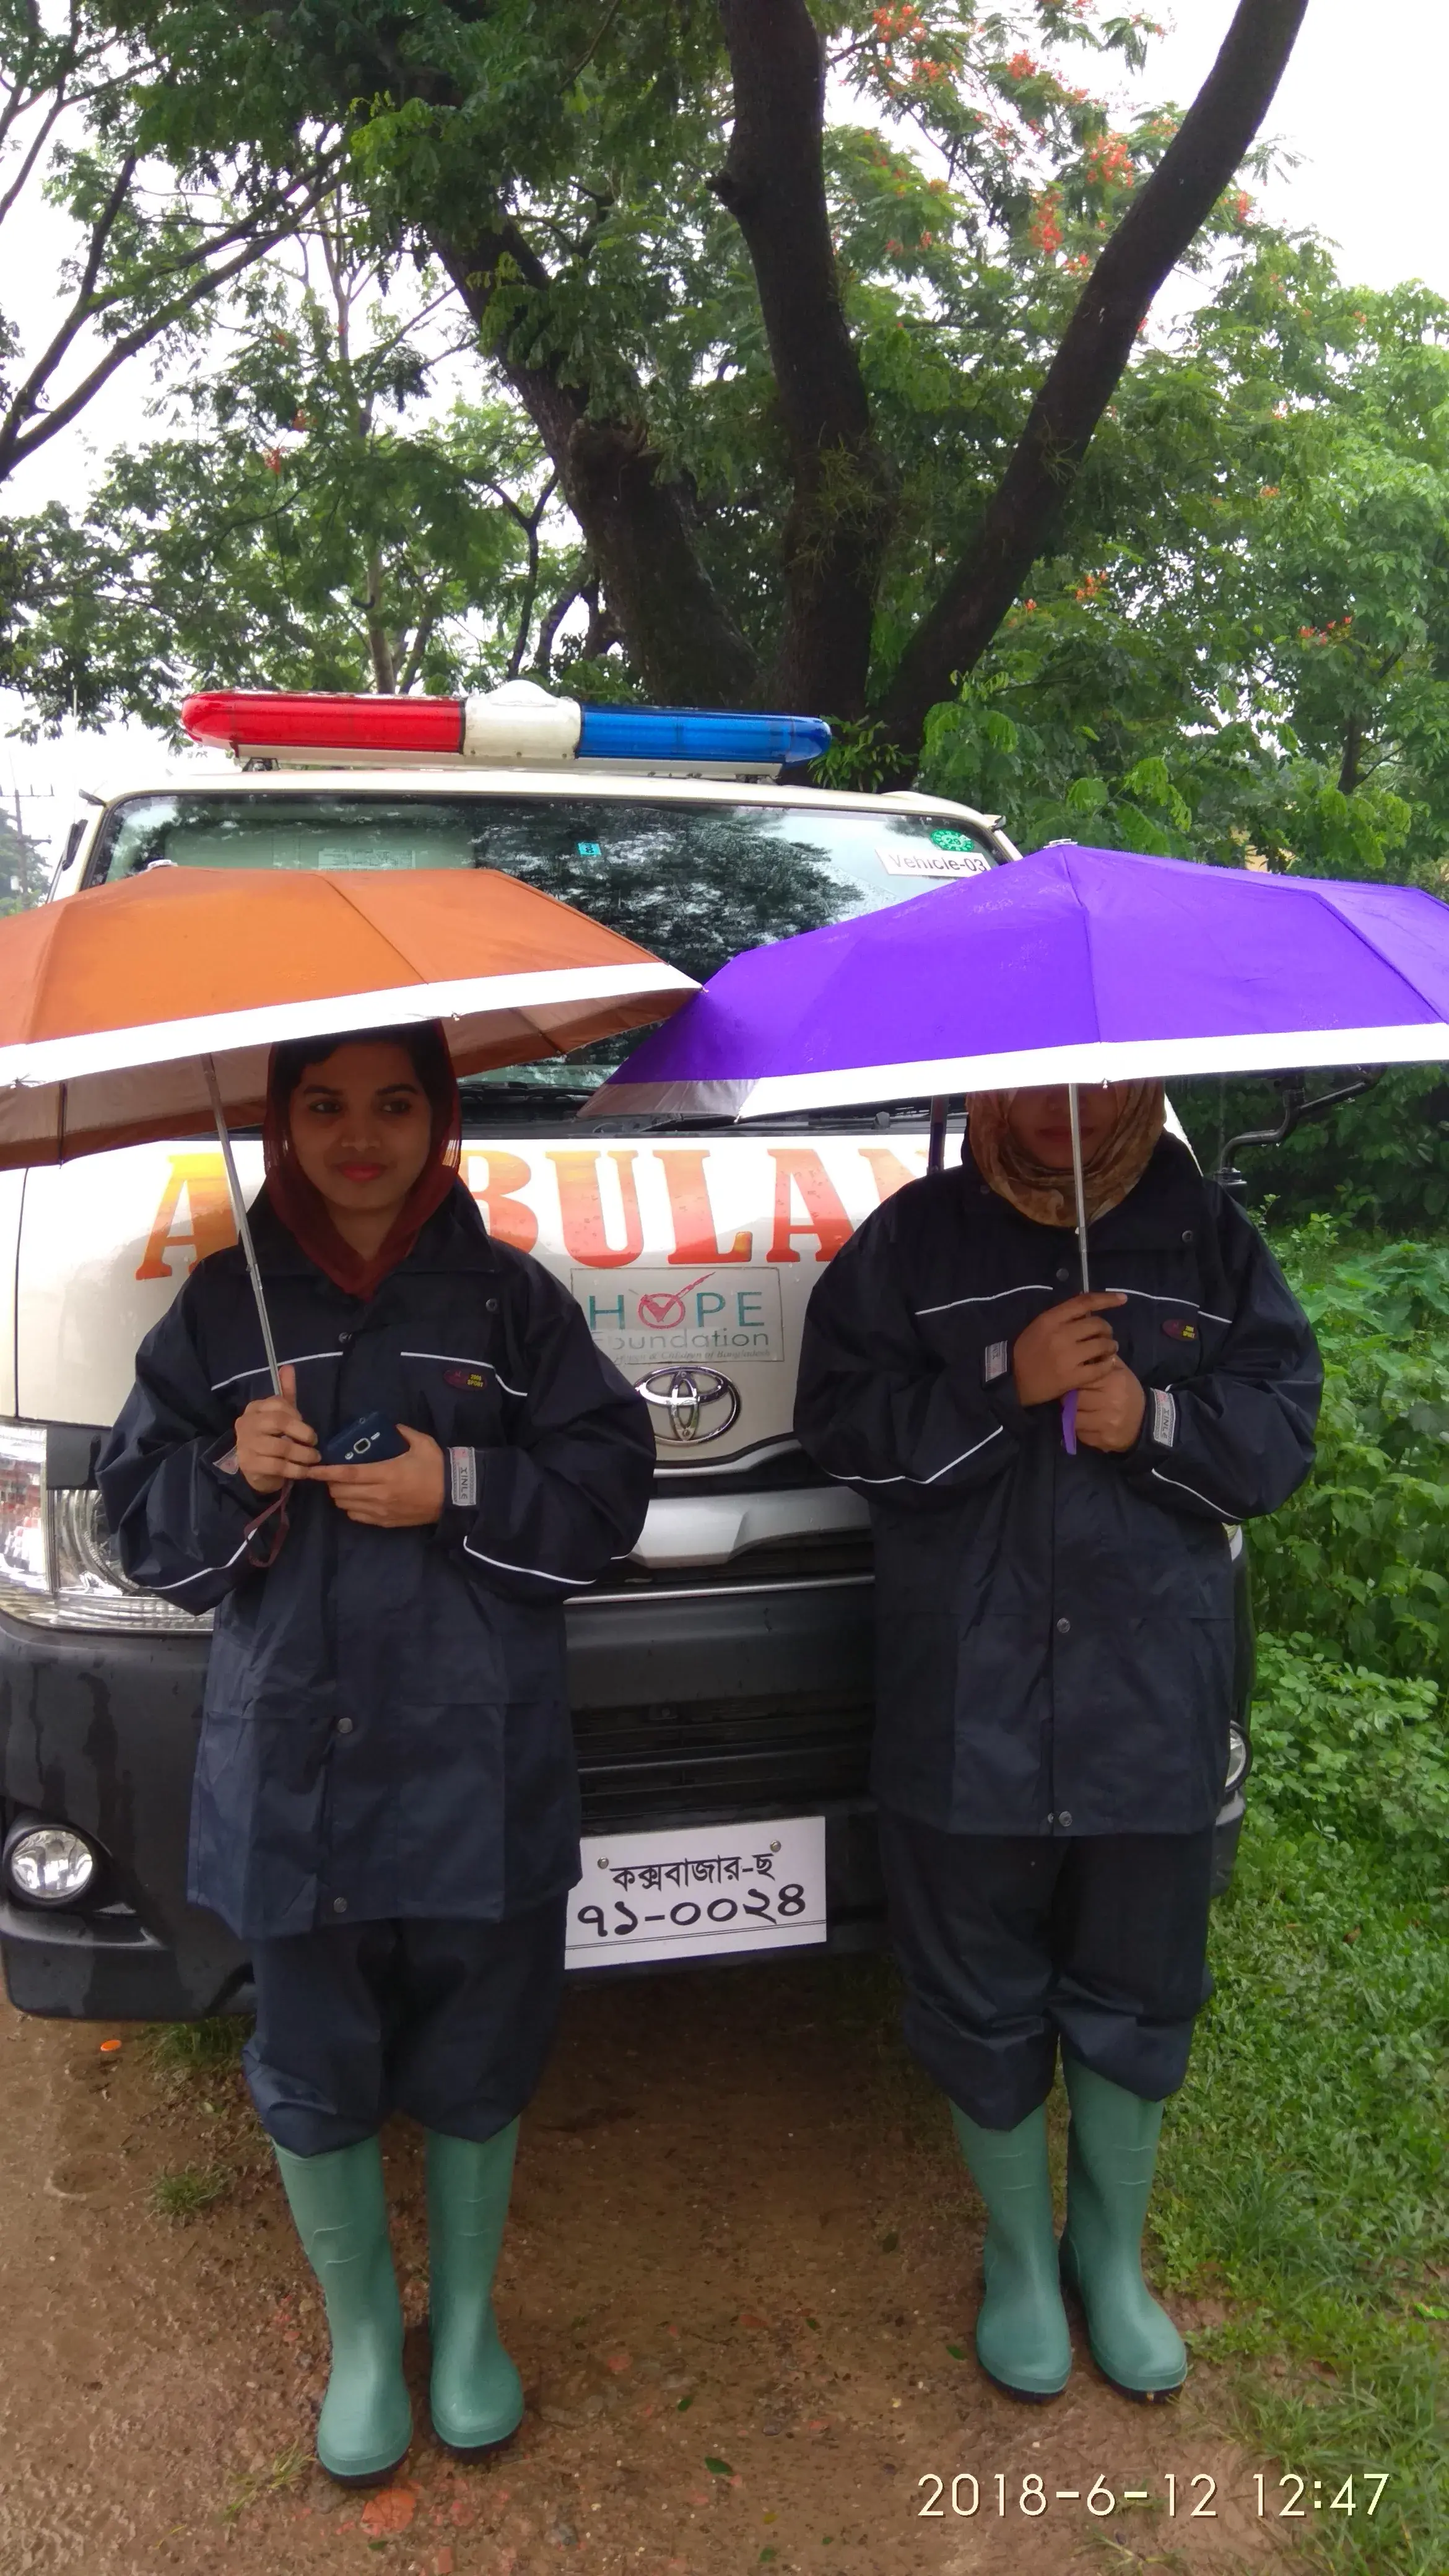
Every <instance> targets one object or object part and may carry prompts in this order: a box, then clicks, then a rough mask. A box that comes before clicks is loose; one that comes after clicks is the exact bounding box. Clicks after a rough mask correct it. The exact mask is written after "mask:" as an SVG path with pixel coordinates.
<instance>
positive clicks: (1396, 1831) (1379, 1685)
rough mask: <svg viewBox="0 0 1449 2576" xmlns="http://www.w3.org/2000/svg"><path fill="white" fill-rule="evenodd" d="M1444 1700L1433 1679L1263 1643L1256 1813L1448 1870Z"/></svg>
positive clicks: (1256, 1719) (1295, 1645)
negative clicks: (1399, 1674)
mask: <svg viewBox="0 0 1449 2576" xmlns="http://www.w3.org/2000/svg"><path fill="white" fill-rule="evenodd" d="M1443 1696H1444V1695H1443V1691H1442V1689H1441V1687H1440V1684H1439V1682H1438V1681H1437V1680H1432V1679H1424V1678H1420V1679H1404V1678H1396V1677H1395V1676H1393V1675H1391V1674H1387V1673H1376V1672H1371V1671H1368V1670H1367V1669H1365V1667H1364V1666H1363V1665H1350V1664H1342V1663H1337V1662H1335V1661H1334V1659H1333V1658H1332V1657H1331V1656H1329V1655H1325V1654H1324V1653H1322V1652H1321V1651H1320V1650H1319V1649H1318V1648H1316V1647H1315V1646H1314V1644H1313V1641H1312V1640H1311V1639H1310V1638H1308V1637H1289V1638H1286V1639H1285V1638H1281V1637H1267V1636H1265V1637H1260V1638H1259V1640H1258V1674H1257V1682H1256V1685H1255V1687H1254V1692H1253V1757H1254V1763H1255V1769H1254V1773H1253V1785H1252V1791H1251V1797H1252V1804H1253V1810H1254V1813H1255V1814H1261V1815H1262V1816H1263V1817H1264V1818H1265V1819H1266V1820H1267V1821H1268V1822H1269V1823H1270V1824H1271V1825H1273V1826H1274V1827H1276V1828H1279V1829H1281V1830H1283V1831H1286V1832H1292V1833H1297V1834H1302V1833H1305V1832H1312V1833H1316V1834H1321V1835H1322V1836H1323V1837H1324V1839H1325V1840H1326V1841H1328V1842H1352V1843H1357V1844H1359V1845H1361V1846H1364V1847H1372V1846H1374V1845H1378V1844H1382V1845H1384V1846H1386V1847H1388V1848H1390V1849H1392V1850H1393V1851H1394V1852H1396V1853H1408V1854H1409V1855H1411V1856H1412V1855H1414V1854H1418V1855H1419V1856H1421V1857H1422V1858H1423V1859H1424V1860H1425V1862H1426V1863H1428V1862H1435V1863H1437V1865H1438V1866H1439V1867H1440V1868H1441V1869H1449V1744H1446V1740H1445V1730H1444V1715H1443Z"/></svg>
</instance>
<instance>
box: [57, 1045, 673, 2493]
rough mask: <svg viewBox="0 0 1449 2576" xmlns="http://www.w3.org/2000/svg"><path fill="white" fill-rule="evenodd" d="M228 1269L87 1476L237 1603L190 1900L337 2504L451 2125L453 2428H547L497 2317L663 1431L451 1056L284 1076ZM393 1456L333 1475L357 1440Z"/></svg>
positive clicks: (436, 2368) (435, 2292) (363, 2464)
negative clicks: (498, 1176) (394, 1445)
mask: <svg viewBox="0 0 1449 2576" xmlns="http://www.w3.org/2000/svg"><path fill="white" fill-rule="evenodd" d="M264 1133H265V1155H266V1187H265V1189H264V1191H263V1193H262V1195H261V1197H260V1198H259V1199H258V1201H257V1202H256V1205H255V1207H254V1209H253V1211H252V1227H253V1233H254V1236H255V1241H256V1249H257V1254H258V1257H259V1261H260V1265H261V1269H262V1274H263V1278H264V1281H265V1286H266V1294H267V1302H268V1307H269V1310H270V1315H271V1321H272V1327H273V1334H274V1338H275V1342H276V1347H277V1351H278V1354H279V1358H280V1360H281V1362H282V1367H281V1377H282V1383H283V1388H284V1393H283V1394H282V1395H281V1396H277V1395H274V1394H271V1393H269V1392H268V1391H267V1375H268V1373H267V1367H266V1361H265V1357H264V1354H263V1349H262V1342H261V1331H260V1326H259V1323H258V1319H257V1314H256V1309H255V1305H254V1302H253V1298H252V1293H251V1288H250V1285H249V1282H248V1277H247V1272H246V1268H245V1265H244V1263H243V1261H242V1258H241V1255H240V1253H239V1251H237V1250H235V1249H233V1250H231V1251H227V1252H221V1253H216V1254H213V1255H212V1257H211V1258H210V1259H209V1260H207V1261H203V1262H202V1263H201V1264H200V1265H199V1267H198V1268H197V1269H196V1270H195V1271H194V1273H193V1274H192V1276H191V1278H190V1279H189V1280H188V1281H187V1282H186V1285H185V1286H184V1287H183V1289H182V1290H181V1293H180V1295H179V1296H178V1297H177V1299H176V1302H175V1304H174V1305H173V1306H172V1307H171V1309H170V1311H169V1313H168V1314H167V1315H165V1316H164V1317H163V1319H162V1321H161V1322H160V1323H159V1324H158V1325H157V1326H156V1328H155V1330H154V1331H153V1332H151V1333H149V1334H148V1335H147V1337H146V1339H145V1341H144V1342H143V1343H142V1345H141V1348H140V1351H139V1352H138V1354H137V1359H136V1384H135V1388H134V1390H133V1392H132V1394H131V1396H130V1397H129V1399H128V1401H127V1403H126V1406H125V1409H124V1411H123V1413H122V1415H121V1418H120V1420H119V1422H118V1423H117V1425H116V1428H115V1430H114V1431H113V1432H112V1434H111V1436H110V1439H109V1442H108V1443H107V1446H106V1449H105V1453H104V1455H103V1456H102V1458H101V1460H100V1464H99V1469H98V1475H99V1481H100V1486H101V1491H102V1494H103V1497H104V1500H105V1505H106V1511H107V1515H108V1518H109V1520H110V1525H111V1528H112V1530H113V1531H114V1533H115V1535H116V1540H117V1544H118V1546H119V1549H120V1555H121V1562H122V1564H123V1566H124V1568H125V1571H126V1573H127V1575H128V1576H129V1577H130V1579H131V1580H132V1581H133V1582H135V1583H139V1584H142V1585H144V1586H145V1587H146V1588H147V1589H149V1590H152V1591H156V1592H159V1593H161V1594H163V1595H164V1597H165V1598H166V1599H168V1600H170V1601H176V1602H181V1603H183V1604H184V1605H185V1606H186V1607H187V1608H188V1609H192V1610H207V1609H213V1608H214V1609H215V1611H216V1633H215V1638H214V1642H213V1645H212V1651H211V1659H210V1664H209V1668H208V1672H207V1683H206V1697H205V1706H204V1714H203V1721H202V1735H201V1745H200V1750H199V1754H198V1759H197V1767H196V1780H195V1789H194V1794H193V1804H192V1829H191V1863H190V1878H189V1894H190V1896H191V1898H192V1901H193V1902H194V1903H195V1904H198V1905H204V1906H209V1907H210V1908H211V1909H212V1911H213V1912H215V1913H217V1914H219V1915H220V1916H221V1917H222V1919H223V1921H225V1922H226V1923H228V1924H229V1925H230V1926H231V1929H232V1930H233V1931H234V1932H235V1933H237V1934H238V1936H239V1937H240V1938H241V1939H242V1940H244V1941H246V1942H247V1943H248V1944H249V1946H250V1953H251V1963H252V1971H253V1976H254V1979H255V1984H256V2000H257V2023H256V2031H255V2035H254V2036H253V2038H252V2039H251V2041H250V2043H249V2045H248V2047H247V2051H246V2058H245V2064H246V2071H247V2078H248V2082H249V2084H250V2086H251V2091H252V2098H253V2100H254V2102H255V2104H256V2107H257V2111H258V2114H259V2116H260V2118H261V2121H262V2123H263V2126H264V2127H265V2128H266V2130H267V2131H268V2133H269V2135H270V2137H271V2139H272V2141H273V2144H274V2146H275V2149H276V2156H277V2163H278V2165H279V2167H280V2169H281V2176H282V2181H283V2183H284V2185H285V2188H286V2192H287V2197H288V2200H289V2202H290V2204H291V2208H292V2214H293V2217H294V2218H295V2220H296V2223H297V2227H298V2231H299V2233H300V2235H301V2239H302V2243H303V2245H304V2247H305V2249H306V2252H307V2255H308V2257H309V2259H310V2261H311V2263H312V2266H313V2269H314V2270H315V2272H316V2274H317V2277H318V2279H319V2281H320V2282H321V2285H322V2288H323V2291H324V2293H325V2296H326V2301H327V2314H328V2322H329V2326H330V2328H331V2335H332V2371H331V2377H330V2380H329V2383H328V2389H327V2395H326V2399H325V2401H324V2404H323V2408H322V2415H321V2421H320V2423H319V2425H318V2428H317V2451H318V2457H319V2459H320V2461H321V2463H322V2465H323V2467H324V2468H325V2469H327V2470H328V2471H329V2473H330V2474H331V2475H333V2476H334V2477H337V2478H339V2479H341V2480H343V2481H345V2482H348V2483H370V2482H373V2481H375V2480H377V2479H379V2478H383V2477H386V2476H388V2475H390V2474H391V2472H392V2470H393V2469H394V2468H395V2467H396V2465H397V2463H398V2461H399V2460H400V2459H401V2458H402V2456H403V2454H404V2453H405V2452H406V2450H407V2447H408V2443H409V2441H410V2439H411V2431H412V2424H411V2414H410V2410H409V2404H408V2395H407V2389H406V2387H405V2385H404V2381H403V2375H402V2315H401V2310H400V2307H399V2304H398V2292H397V2284H396V2280H395V2277H394V2273H393V2264H392V2254H391V2248H390V2245H389V2240H388V2222H387V2205H386V2199H385V2196H384V2189H383V2171H382V2158H381V2152H380V2149H379V2144H378V2132H379V2130H380V2128H381V2126H382V2123H383V2121H384V2120H385V2119H386V2118H387V2116H388V2114H389V2113H390V2112H392V2111H394V2110H403V2111H407V2112H410V2113H411V2114H412V2116H413V2118H415V2119H416V2120H418V2121H419V2122H420V2123H421V2124H422V2126H423V2127H424V2129H425V2130H426V2131H427V2133H428V2136H427V2175H428V2227H429V2252H430V2274H431V2288H430V2313H431V2325H432V2384H431V2404H432V2416H433V2424H434V2427H435V2430H436V2431H437V2432H438V2434H439V2435H440V2437H441V2438H442V2439H443V2440H444V2441H445V2442H446V2443H448V2444H449V2445H450V2446H451V2447H453V2448H455V2449H458V2450H462V2451H482V2450H487V2449H489V2448H491V2447H492V2446H493V2445H495V2444H496V2443H498V2442H500V2441H503V2440H506V2439H507V2438H508V2436H509V2435H510V2434H511V2433H512V2432H513V2431H514V2430H515V2428H516V2426H517V2424H518V2422H519V2419H520V2417H521V2415H522V2411H523V2399H522V2392H521V2389H520V2385H519V2379H518V2373H517V2371H516V2370H515V2368H514V2365H513V2363H512V2362H511V2360H510V2359H509V2357H508V2355H507V2353H506V2352H505V2351H504V2349H503V2346H502V2344H501V2343H500V2341H499V2338H498V2331H497V2327H496V2324H495V2322H494V2317H493V2308H492V2286H493V2274H494V2268H495V2265H496V2262H497V2258H498V2250H499V2244H500V2241H501V2238H502V2233H503V2226H504V2220H505V2217H506V2214H507V2207H508V2198H509V2188H510V2182H511V2176H512V2168H513V2151H514V2144H515V2140H516V2137H517V2132H518V2116H519V2113H520V2111H521V2110H522V2109H523V2107H524V2105H525V2103H526V2102H527V2101H528V2099H529V2096H530V2094H531V2093H532V2091H533V2088H534V2085H535V2083H536V2082H537V2079H538V2075H539V2073H540V2070H541V2067H542V2064H543V2060H544V2057H545V2055H546V2054H547V2050H548V2047H549V2043H550V2040H551V2037H552V2033H553V2028H554V2023H555V2019H556V2016H557V2011H558V2005H559V2000H560V1994H561V1989H562V1975H563V1948H564V1926H565V1908H566V1901H567V1892H568V1889H569V1888H570V1886H571V1885H572V1884H573V1882H574V1880H575V1879H576V1878H577V1876H578V1861H579V1852H578V1791H577V1783H576V1779H575V1771H574V1756H573V1742H572V1735H571V1730H570V1725H569V1712H568V1703H567V1697H566V1691H565V1680H564V1638H563V1609H562V1605H563V1602H564V1600H565V1599H566V1597H567V1595H568V1594H569V1593H570V1592H571V1591H574V1590H577V1589H579V1588H580V1587H582V1586H584V1585H586V1584H589V1583H592V1582H593V1581H594V1580H595V1578H596V1577H597V1576H598V1575H599V1574H601V1573H602V1572H603V1571H604V1569H605V1567H606V1566H607V1565H608V1563H609V1561H610V1559H611V1558H612V1557H616V1556H620V1555H623V1554H626V1553H627V1552H628V1550H629V1549H630V1548H631V1547H632V1545H633V1543H634V1540H635V1539H636V1537H637V1536H638V1533H639V1530H640V1527H641V1525H642V1522H643V1518H644V1512H645V1507H646V1504H647V1501H648V1495H649V1486H650V1478H651V1471H652V1465H653V1456H654V1442H653V1435H652V1433H651V1431H650V1429H649V1425H648V1421H647V1418H646V1415H645V1409H644V1406H643V1405H642V1404H641V1402H640V1401H639V1398H638V1397H637V1396H636V1395H635V1393H634V1391H633V1389H632V1388H631V1387H629V1386H628V1385H627V1384H626V1382H625V1381H624V1379H623V1378H622V1377H620V1375H619V1374H618V1372H617V1370H616V1369H615V1368H614V1367H613V1366H612V1365H611V1363H610V1362H609V1361H608V1360H607V1359H605V1358H604V1357H603V1356H602V1354H601V1353H600V1352H598V1351H597V1350H596V1349H595V1347H594V1345H593V1343H592V1341H591V1340H590V1337H589V1334H588V1331H587V1329H586V1327H585V1324H584V1320H583V1317H582V1315H581V1313H580V1311H579V1309H578V1307H577V1306H576V1305H575V1304H574V1302H573V1300H572V1298H571V1297H569V1296H568V1295H567V1294H566V1292H565V1291H564V1290H563V1289H562V1288H561V1287H560V1286H559V1285H558V1284H557V1282H556V1281H555V1280H554V1279H552V1278H551V1277H550V1275H549V1274H548V1272H547V1271H546V1270H544V1269H542V1268H541V1267H540V1266H539V1264H538V1263H537V1262H535V1261H533V1260H531V1259H530V1258H529V1257H528V1256H527V1255H526V1254H524V1253H520V1252H515V1251H512V1250H510V1249H509V1248H508V1247H507V1246H506V1245H503V1244H499V1243H494V1242H492V1241H491V1240H490V1239H489V1237H488V1235H487V1233H486V1232H485V1230H484V1227H483V1223H482V1220H481V1218H480V1216H479V1214H478V1210H477V1207H476V1205H475V1202H474V1200H473V1199H472V1198H471V1196H470V1195H469V1193H468V1191H467V1190H466V1188H465V1187H464V1185H463V1183H462V1181H461V1180H460V1179H459V1177H458V1160H459V1112H458V1092H457V1085H456V1083H455V1081H454V1079H453V1072H452V1067H451V1065H450V1063H449V1059H448V1050H447V1043H446V1040H445V1038H444V1036H443V1032H442V1030H441V1028H440V1027H438V1026H436V1025H433V1026H428V1027H423V1028H417V1029H396V1030H392V1029H382V1030H378V1031H375V1032H373V1033H371V1034H370V1035H367V1036H363V1037H356V1038H347V1039H344V1040H335V1039H332V1038H322V1039H319V1040H317V1041H315V1042H311V1043H309V1042H306V1041H299V1042H297V1043H295V1044H291V1045H287V1046H282V1047H278V1048H276V1049H275V1050H274V1053H273V1056H272V1060H271V1076H270V1085H269V1091H268V1099H267V1113H266V1125H265V1131H264ZM377 1413H381V1414H382V1415H383V1416H384V1417H385V1418H386V1422H387V1424H389V1425H396V1426H397V1429H398V1431H399V1433H400V1436H401V1440H402V1443H403V1448H402V1454H401V1455H400V1456H396V1457H383V1458H379V1459H375V1460H374V1461H373V1462H372V1463H370V1464H369V1463H362V1464H353V1465H341V1466H330V1465H326V1464H324V1463H323V1462H322V1458H321V1455H320V1446H321V1444H324V1443H326V1442H327V1441H328V1439H329V1436H330V1435H334V1434H336V1433H337V1432H338V1431H339V1430H341V1429H343V1428H344V1427H349V1426H351V1425H353V1424H354V1423H355V1422H356V1421H357V1420H358V1419H359V1417H363V1416H366V1415H368V1414H377Z"/></svg>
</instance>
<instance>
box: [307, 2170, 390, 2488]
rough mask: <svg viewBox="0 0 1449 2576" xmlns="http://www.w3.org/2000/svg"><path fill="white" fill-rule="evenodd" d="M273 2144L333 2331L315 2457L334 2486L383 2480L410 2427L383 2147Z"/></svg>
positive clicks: (367, 2484)
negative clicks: (315, 2152) (304, 2150)
mask: <svg viewBox="0 0 1449 2576" xmlns="http://www.w3.org/2000/svg"><path fill="white" fill-rule="evenodd" d="M274 2152H275V2154H276V2159H277V2164H278V2166H279V2168H280V2170H281V2176H282V2185H283V2188H284V2190H285V2191H286V2195H287V2199H288V2202H289V2204H290V2207H291V2212H292V2216H293V2218H294V2219H295V2220H296V2223H297V2233H298V2235H299V2236H300V2237H301V2240H302V2247H303V2251H304V2252H305V2254H306V2257H307V2260H308V2262H309V2263H310V2264H311V2266H312V2269H313V2271H314V2272H315V2273H316V2275H317V2278H318V2280H319V2282H320V2283H321V2285H322V2295H323V2297H324V2299H325V2300H326V2302H327V2324H328V2328H329V2331H330V2333H331V2336H332V2373H331V2377H330V2378H329V2380H328V2382H327V2394H326V2396H325V2397H324V2399H323V2401H322V2414H321V2417H320V2420H319V2422H318V2425H317V2457H318V2460H319V2461H320V2462H321V2465H322V2467H323V2468H324V2469H325V2470H326V2472H327V2475H328V2476H329V2478H336V2480H337V2482H338V2484H339V2485H340V2486H374V2485H380V2484H381V2483H382V2481H383V2479H384V2478H387V2477H390V2476H391V2474H392V2472H393V2470H394V2469H395V2468H396V2467H397V2466H398V2463H399V2461H400V2460H402V2459H403V2458H404V2457H405V2456H406V2453H407V2447H408V2444H409V2442H410V2441H411V2440H412V2437H413V2416H412V2408H411V2406H410V2405H409V2404H408V2392H407V2388H406V2386H405V2384H404V2381H403V2374H402V2345H403V2321H402V2307H401V2305H400V2303H399V2300H398V2294H397V2276H396V2274H395V2273H394V2271H393V2268H392V2244H391V2240H390V2239H389V2236H388V2232H387V2196H386V2193H385V2191H384V2188H383V2180H382V2149H381V2148H380V2146H379V2145H378V2142H377V2140H376V2138H364V2139H363V2140H362V2142H361V2144H360V2145H359V2146H355V2147H338V2148H336V2149H335V2150H334V2151H333V2152H331V2153H330V2154H327V2155H322V2156H294V2155H291V2154H289V2152H288V2150H287V2149H286V2148H285V2147H276V2148H275V2149H274Z"/></svg>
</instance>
